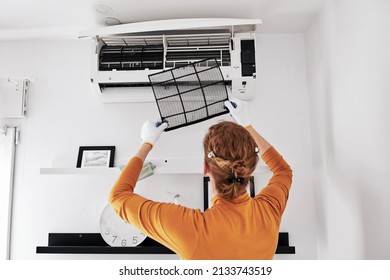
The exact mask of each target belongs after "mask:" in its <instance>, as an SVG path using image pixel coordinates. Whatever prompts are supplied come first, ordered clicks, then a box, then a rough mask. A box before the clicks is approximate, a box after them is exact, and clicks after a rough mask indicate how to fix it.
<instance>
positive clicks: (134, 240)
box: [133, 236, 138, 244]
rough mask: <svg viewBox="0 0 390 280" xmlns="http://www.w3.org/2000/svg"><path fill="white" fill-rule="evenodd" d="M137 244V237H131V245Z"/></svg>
mask: <svg viewBox="0 0 390 280" xmlns="http://www.w3.org/2000/svg"><path fill="white" fill-rule="evenodd" d="M137 242H138V238H137V236H133V244H137Z"/></svg>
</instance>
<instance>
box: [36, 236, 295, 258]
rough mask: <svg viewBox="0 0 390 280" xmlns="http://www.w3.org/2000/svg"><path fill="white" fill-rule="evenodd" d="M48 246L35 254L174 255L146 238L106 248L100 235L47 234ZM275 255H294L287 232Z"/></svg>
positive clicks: (282, 237)
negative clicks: (129, 244)
mask: <svg viewBox="0 0 390 280" xmlns="http://www.w3.org/2000/svg"><path fill="white" fill-rule="evenodd" d="M48 244H49V246H37V247H36V253H37V254H175V253H174V252H173V251H171V250H170V249H168V248H166V247H165V246H163V245H161V244H160V243H158V242H156V241H154V240H153V239H151V238H149V237H148V238H146V239H145V241H144V242H142V243H141V244H140V245H138V246H137V247H111V246H108V245H107V244H106V243H105V241H104V240H103V238H102V237H101V235H100V233H49V243H48ZM275 254H295V247H294V246H289V239H288V233H287V232H280V233H279V241H278V247H277V249H276V252H275Z"/></svg>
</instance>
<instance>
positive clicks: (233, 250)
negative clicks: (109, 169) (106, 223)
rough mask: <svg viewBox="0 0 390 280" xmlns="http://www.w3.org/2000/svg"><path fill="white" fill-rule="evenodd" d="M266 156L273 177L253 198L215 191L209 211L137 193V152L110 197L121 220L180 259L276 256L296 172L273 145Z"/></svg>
mask: <svg viewBox="0 0 390 280" xmlns="http://www.w3.org/2000/svg"><path fill="white" fill-rule="evenodd" d="M262 158H263V160H264V161H265V163H266V164H267V165H268V166H269V167H270V169H271V170H272V172H273V176H272V178H271V179H270V181H269V183H268V185H267V186H266V187H265V188H263V189H262V190H261V192H260V193H259V194H257V195H256V197H255V198H251V197H249V196H248V194H246V193H245V194H243V195H241V196H239V197H238V198H236V199H235V200H233V201H228V200H225V199H223V198H221V197H219V196H216V197H214V199H213V206H212V207H211V208H209V209H208V210H206V211H205V212H202V211H200V210H195V209H190V208H187V207H184V206H180V205H175V204H172V203H160V202H154V201H151V200H148V199H146V198H144V197H142V196H140V195H138V194H135V193H134V192H133V190H134V187H135V185H136V182H137V179H138V176H139V174H140V172H141V170H142V161H141V159H139V158H137V157H134V158H132V159H131V160H130V162H129V163H128V165H127V166H126V168H125V169H124V170H123V172H122V174H121V175H120V177H119V179H118V181H117V182H116V183H115V185H114V187H113V189H112V191H111V193H110V198H109V200H110V203H111V205H112V206H113V208H114V209H115V211H116V212H117V213H118V214H119V216H120V217H121V218H122V219H124V220H126V221H128V222H129V223H131V224H133V225H134V226H136V227H138V228H139V229H141V230H142V231H143V232H144V233H145V234H147V235H148V236H149V237H151V238H153V239H155V240H156V241H158V242H160V243H161V244H163V245H165V246H166V247H168V248H170V249H171V250H172V251H174V252H176V253H177V254H178V255H179V256H180V257H181V258H182V259H203V260H205V259H272V257H273V255H274V253H275V250H276V246H277V242H278V234H279V225H280V221H281V217H282V214H283V211H284V209H285V206H286V202H287V198H288V194H289V190H290V186H291V182H292V171H291V169H290V166H289V165H288V164H287V163H286V161H285V160H284V159H283V158H282V156H281V155H280V154H279V153H278V152H277V151H276V150H275V149H274V148H273V147H271V148H269V149H268V150H267V151H266V152H264V153H263V155H262Z"/></svg>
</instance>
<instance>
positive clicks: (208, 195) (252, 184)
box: [203, 176, 255, 211]
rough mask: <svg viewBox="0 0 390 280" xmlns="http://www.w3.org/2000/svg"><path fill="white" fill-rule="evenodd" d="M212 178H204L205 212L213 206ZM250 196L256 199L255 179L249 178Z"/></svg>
mask: <svg viewBox="0 0 390 280" xmlns="http://www.w3.org/2000/svg"><path fill="white" fill-rule="evenodd" d="M209 182H210V178H209V177H208V176H204V177H203V211H206V210H207V209H208V208H209V207H210V206H211V199H212V198H213V196H212V190H211V186H210V184H209ZM248 194H249V196H250V197H255V177H254V176H251V177H250V178H249V187H248Z"/></svg>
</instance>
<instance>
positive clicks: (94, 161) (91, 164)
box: [76, 146, 115, 168]
mask: <svg viewBox="0 0 390 280" xmlns="http://www.w3.org/2000/svg"><path fill="white" fill-rule="evenodd" d="M114 158H115V146H80V147H79V153H78V157H77V164H76V167H77V168H102V167H114Z"/></svg>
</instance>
